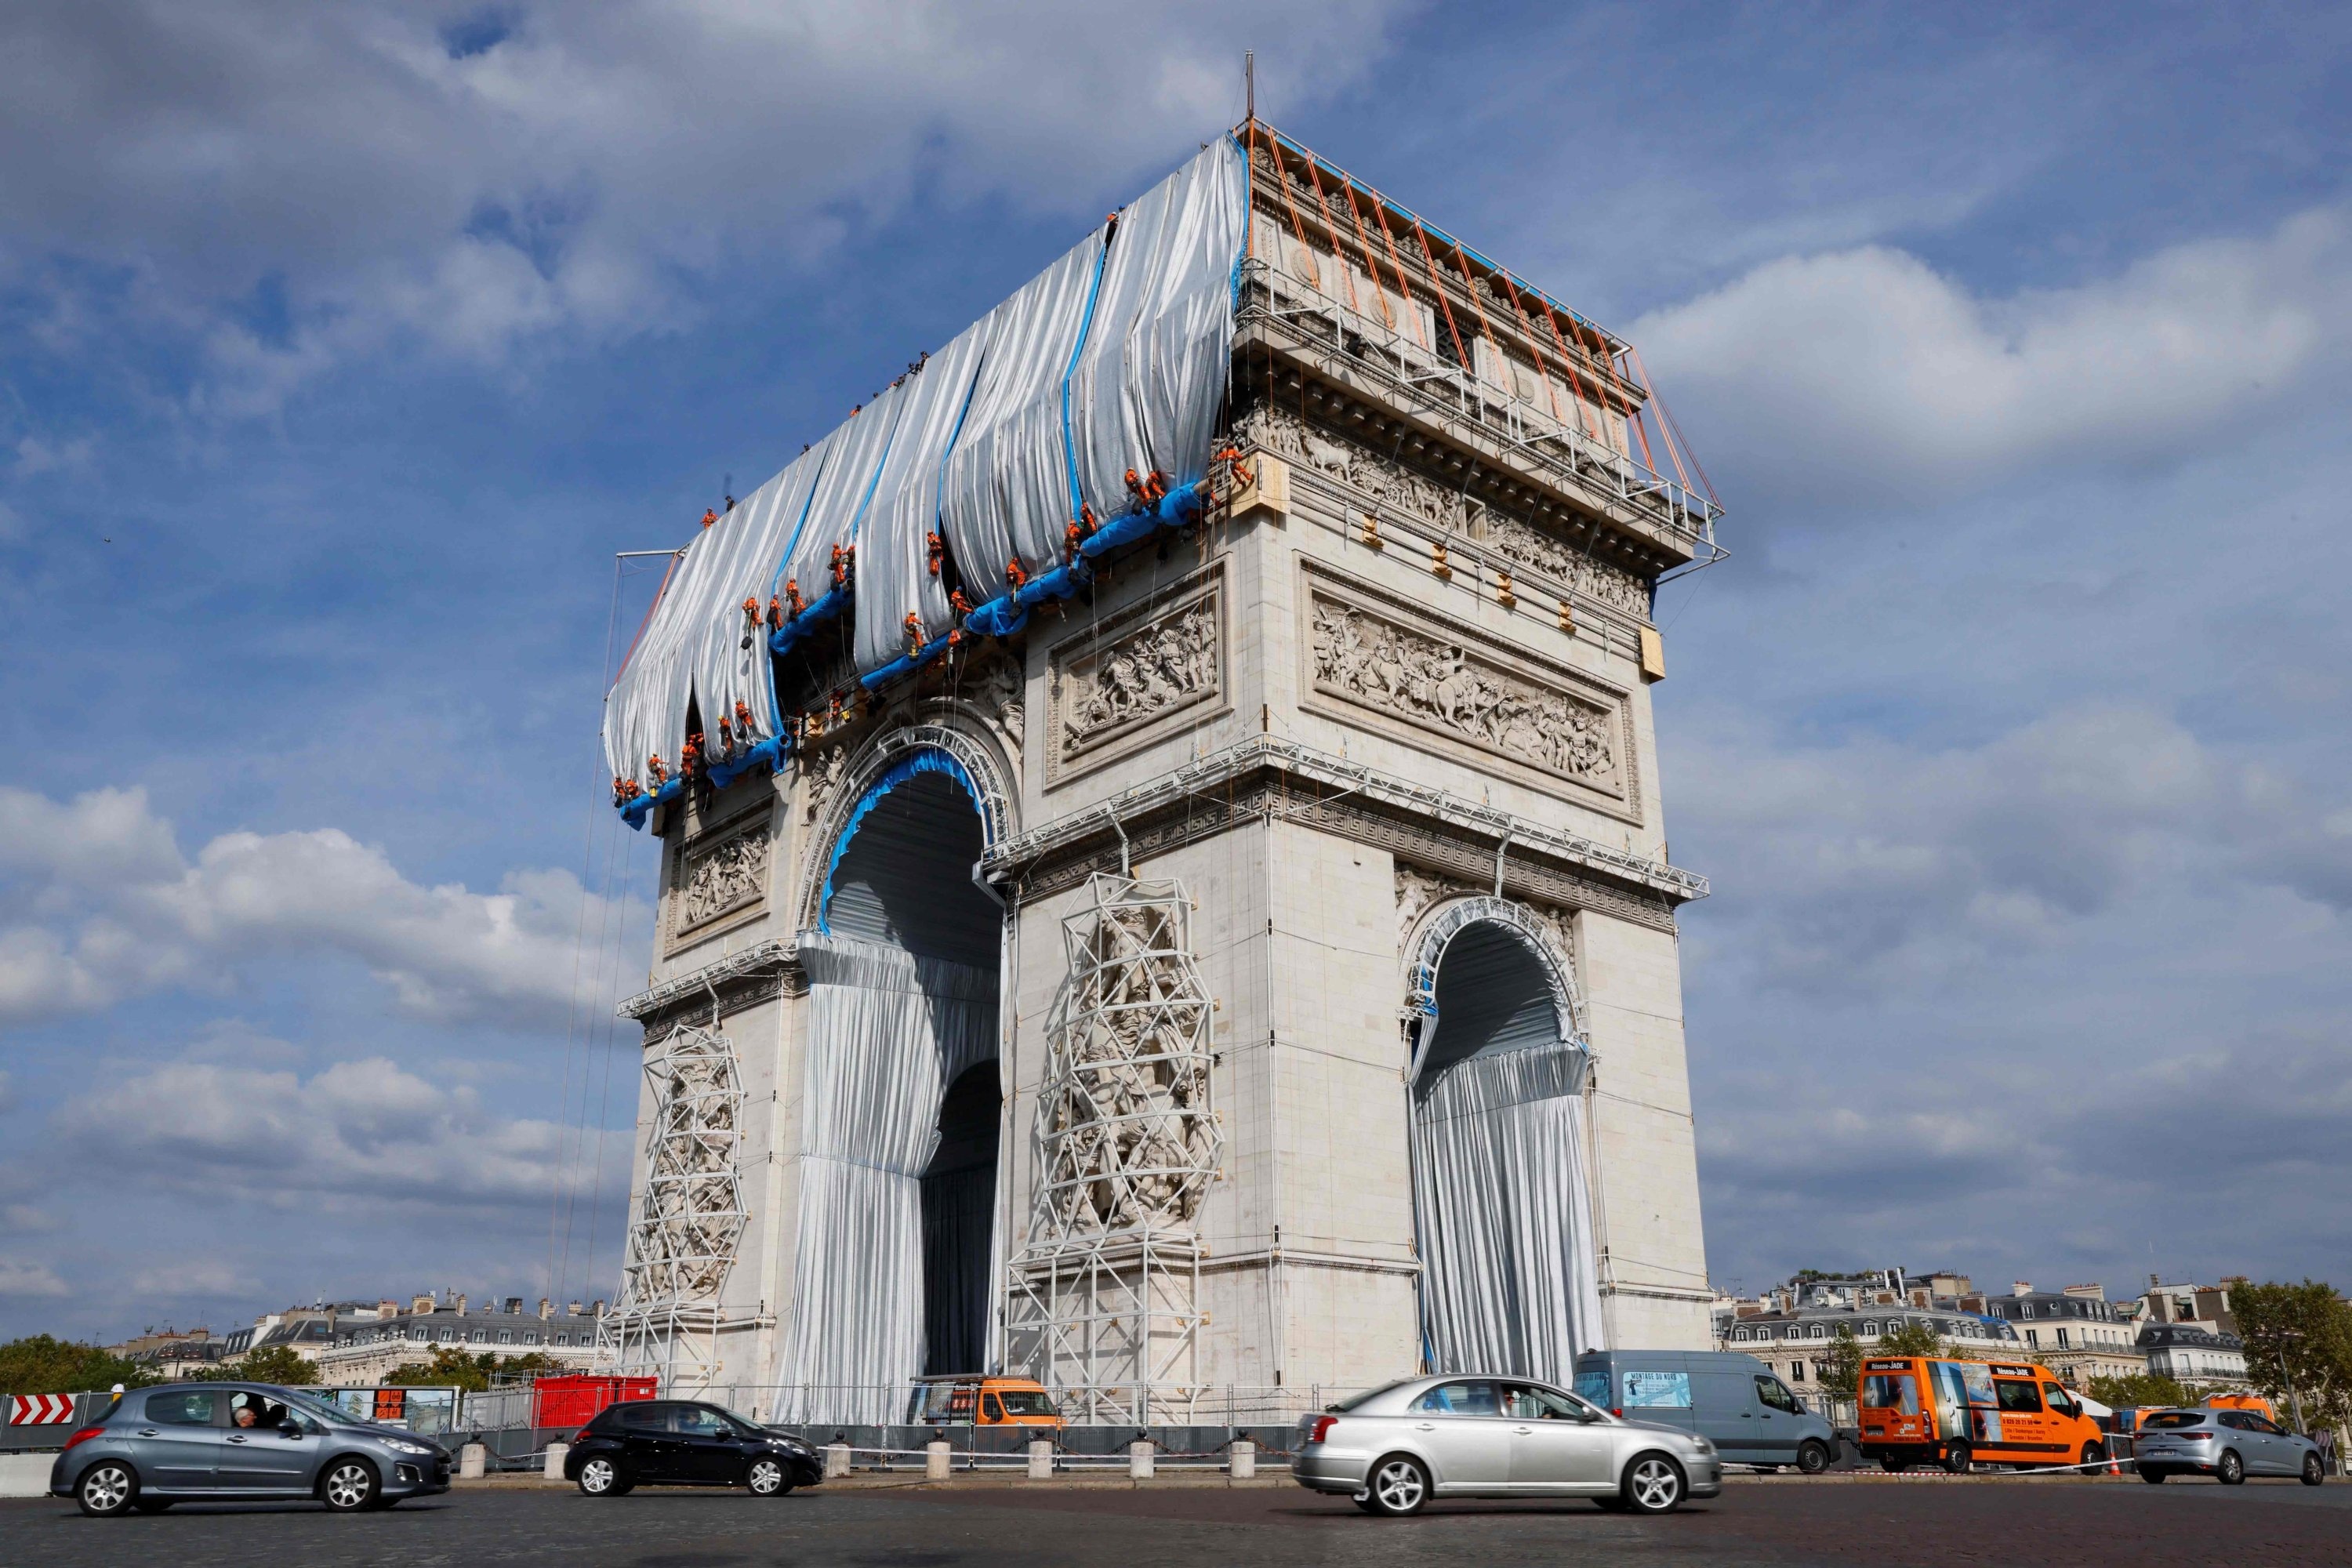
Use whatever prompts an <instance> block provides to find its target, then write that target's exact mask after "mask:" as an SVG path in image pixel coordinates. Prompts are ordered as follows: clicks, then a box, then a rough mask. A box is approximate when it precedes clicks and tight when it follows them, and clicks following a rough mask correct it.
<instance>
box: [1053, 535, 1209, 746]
mask: <svg viewBox="0 0 2352 1568" xmlns="http://www.w3.org/2000/svg"><path fill="white" fill-rule="evenodd" d="M1050 657H1051V668H1052V675H1051V678H1050V680H1049V683H1048V688H1047V689H1048V700H1049V702H1050V704H1051V714H1050V720H1049V722H1050V728H1049V729H1048V731H1047V735H1046V757H1045V777H1046V787H1048V788H1051V787H1052V786H1053V785H1055V784H1059V783H1061V782H1062V781H1063V780H1064V779H1065V778H1066V777H1068V776H1070V775H1071V774H1072V773H1076V772H1080V771H1084V769H1086V768H1088V767H1092V766H1093V765H1095V764H1096V763H1101V762H1108V761H1110V760H1112V759H1113V758H1114V757H1118V756H1123V755H1126V754H1127V753H1128V752H1132V751H1134V750H1136V749H1137V748H1138V747H1139V746H1141V745H1148V744H1150V742H1151V740H1152V739H1153V738H1154V737H1155V736H1156V734H1157V733H1158V731H1160V728H1161V725H1162V721H1167V720H1170V719H1172V718H1173V717H1175V716H1176V715H1178V714H1187V713H1189V714H1192V716H1193V717H1194V718H1199V717H1202V716H1204V715H1203V714H1202V712H1199V711H1196V710H1203V709H1208V708H1211V707H1213V705H1216V704H1219V703H1220V702H1221V701H1222V700H1223V696H1224V597H1223V592H1222V586H1221V578H1220V576H1219V575H1218V574H1217V571H1216V569H1214V568H1213V569H1212V571H1211V574H1209V575H1208V576H1206V577H1205V578H1203V579H1198V580H1196V581H1195V582H1194V583H1193V584H1189V585H1184V586H1181V587H1180V588H1179V589H1178V590H1177V591H1175V592H1174V593H1173V594H1171V595H1161V596H1158V597H1155V598H1154V599H1152V600H1148V601H1146V602H1145V603H1144V604H1143V605H1139V606H1137V607H1136V608H1134V609H1132V610H1129V611H1128V612H1127V613H1126V614H1124V615H1122V616H1117V617H1114V618H1113V619H1112V620H1111V621H1110V622H1109V623H1108V624H1107V625H1106V626H1105V627H1104V629H1103V630H1102V631H1101V632H1099V633H1095V632H1089V633H1085V634H1081V635H1080V636H1078V637H1071V638H1069V639H1067V640H1066V641H1065V642H1063V643H1062V644H1061V645H1059V646H1058V647H1055V649H1054V650H1053V653H1052V655H1051V656H1050Z"/></svg>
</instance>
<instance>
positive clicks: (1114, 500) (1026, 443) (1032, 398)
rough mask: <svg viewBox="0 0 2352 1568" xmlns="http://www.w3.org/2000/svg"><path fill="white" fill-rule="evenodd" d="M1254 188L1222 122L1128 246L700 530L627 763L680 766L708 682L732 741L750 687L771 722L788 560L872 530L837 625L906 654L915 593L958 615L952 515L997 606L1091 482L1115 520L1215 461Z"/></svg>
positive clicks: (623, 748) (972, 566) (882, 658)
mask: <svg viewBox="0 0 2352 1568" xmlns="http://www.w3.org/2000/svg"><path fill="white" fill-rule="evenodd" d="M1247 205H1248V191H1247V184H1246V178H1245V173H1244V165H1243V161H1242V154H1241V153H1240V150H1239V149H1238V148H1236V147H1235V146H1234V144H1233V142H1232V139H1231V138H1229V137H1226V138H1220V139H1219V140H1218V141H1217V142H1215V143H1213V145H1212V146H1211V147H1210V148H1209V149H1208V150H1207V151H1206V152H1204V153H1201V154H1200V155H1199V156H1198V157H1196V158H1194V159H1192V161H1191V162H1189V163H1186V164H1185V165H1184V166H1183V167H1182V168H1181V169H1179V170H1177V171H1176V172H1175V173H1174V174H1171V175H1170V176H1169V177H1168V178H1167V179H1165V180H1163V181H1161V182H1160V184H1158V185H1156V186H1154V187H1153V188H1152V189H1151V191H1150V192H1149V193H1147V194H1146V195H1144V196H1143V197H1141V198H1140V199H1139V200H1138V201H1137V202H1136V203H1135V204H1134V205H1132V206H1130V207H1129V208H1128V209H1127V211H1126V212H1125V213H1123V214H1122V215H1121V216H1120V220H1119V224H1118V235H1117V239H1116V242H1115V243H1111V244H1109V245H1108V247H1107V246H1106V239H1105V236H1106V229H1104V228H1097V229H1096V230H1095V231H1094V232H1093V233H1091V234H1089V235H1087V237H1086V238H1084V239H1083V240H1081V241H1080V242H1079V243H1078V244H1077V245H1076V247H1073V248H1072V249H1071V250H1069V251H1068V252H1067V253H1066V255H1064V256H1063V257H1062V258H1060V259H1059V260H1057V261H1055V263H1054V264H1053V265H1052V266H1050V267H1048V268H1045V271H1044V272H1042V273H1040V274H1038V276H1036V277H1035V278H1034V279H1031V280H1030V281H1029V282H1028V283H1027V284H1025V285H1024V286H1023V288H1022V289H1021V290H1020V291H1019V292H1018V293H1016V294H1014V295H1013V297H1012V298H1011V299H1009V300H1005V301H1004V302H1003V304H1002V305H999V306H998V307H997V308H996V309H995V310H992V311H990V312H989V313H988V315H987V316H985V317H983V318H982V320H981V321H978V322H975V323H974V324H973V325H972V326H971V327H970V328H968V329H967V330H966V331H964V332H963V333H962V334H961V335H960V336H958V337H957V338H956V339H955V340H954V341H953V342H950V344H949V346H948V347H947V348H946V349H944V350H942V351H941V352H940V353H939V354H938V355H936V356H934V357H933V358H932V360H931V361H930V363H929V364H928V365H926V366H925V367H924V368H923V370H921V371H920V372H919V373H917V374H913V375H910V376H908V377H907V378H906V379H905V380H904V381H902V382H901V383H900V384H898V386H896V387H893V388H891V389H889V390H887V391H886V392H884V393H883V394H882V395H881V396H879V397H877V398H876V399H875V400H874V401H873V402H872V403H871V404H868V405H866V407H865V408H864V409H862V410H861V411H860V412H859V413H858V414H856V416H853V417H852V418H850V419H849V420H847V421H845V423H844V424H842V425H841V426H837V427H836V428H835V430H834V431H833V432H832V433H831V434H830V435H829V436H827V437H824V439H823V440H821V441H819V442H817V443H816V444H815V445H814V447H812V448H811V449H810V450H809V451H808V452H807V453H805V454H803V456H802V458H800V459H799V460H797V461H795V462H794V463H793V465H792V466H791V467H789V468H786V469H785V470H784V471H783V472H782V473H781V474H779V475H777V476H776V478H775V479H772V480H770V481H769V482H768V483H767V484H765V485H763V486H761V488H760V489H758V490H756V491H754V492H753V494H752V496H751V500H749V501H747V502H745V503H744V504H743V505H740V506H738V507H737V508H736V509H735V510H734V512H733V513H731V514H730V515H729V516H728V517H727V518H724V519H722V520H721V521H719V525H718V526H717V527H715V528H713V529H711V530H710V531H708V532H706V533H704V534H702V535H700V536H699V537H698V538H697V539H696V540H695V541H694V542H692V543H691V544H690V545H689V546H688V548H687V550H686V552H684V555H683V557H682V558H681V560H680V561H679V562H678V563H677V568H676V569H675V570H674V571H673V573H672V576H671V582H670V584H669V586H668V589H667V591H666V592H665V593H664V594H663V595H661V599H660V602H659V603H658V604H657V605H656V606H655V608H654V611H653V613H652V616H650V618H649V620H648V623H647V625H646V630H645V635H644V637H643V638H642V639H641V640H640V641H639V643H638V645H637V647H636V648H635V651H634V652H633V653H632V654H631V656H630V657H629V658H628V661H627V663H626V664H625V667H624V668H623V669H622V671H621V675H620V679H618V680H617V681H616V682H615V684H614V689H613V691H612V693H611V696H610V699H609V701H608V705H607V708H606V711H605V731H604V742H605V755H606V760H607V763H609V765H610V766H611V768H612V771H613V772H614V773H616V774H618V775H621V776H623V777H625V778H634V779H635V780H636V781H637V782H638V783H639V784H643V785H647V786H650V784H651V782H652V781H651V779H650V777H649V776H648V774H647V772H646V756H647V755H648V754H650V753H651V752H660V753H661V755H662V758H663V760H664V761H665V762H666V763H668V764H670V766H671V767H672V768H673V769H675V767H676V764H677V752H678V749H679V746H680V744H681V743H682V742H684V740H685V738H686V710H687V705H688V702H689V701H690V700H695V699H697V698H698V699H699V700H700V702H701V706H702V716H703V719H704V721H705V724H706V729H707V731H708V732H709V733H710V734H712V735H713V736H714V738H715V736H716V732H717V726H718V721H719V718H720V717H721V716H722V715H727V716H731V715H732V713H733V711H734V704H735V703H736V702H738V701H740V702H742V703H743V704H744V706H745V707H746V708H747V709H749V710H750V711H751V714H752V716H753V719H754V721H755V726H756V728H757V732H758V733H760V734H761V735H765V734H768V733H771V732H772V730H771V728H770V726H771V725H772V724H773V723H774V722H775V721H776V720H777V718H778V715H777V714H776V713H775V709H774V700H775V699H774V693H773V689H772V667H771V664H770V662H769V661H768V660H767V659H766V658H764V657H763V656H762V654H761V644H760V641H759V639H757V638H754V639H753V640H752V645H751V647H744V646H743V641H744V639H743V629H744V628H743V621H742V615H741V610H740V605H741V604H742V602H743V601H744V600H745V599H747V598H749V599H754V600H756V601H757V602H758V603H759V605H760V606H761V608H762V609H764V608H765V607H766V605H767V601H768V598H769V596H770V595H772V594H774V593H777V592H778V591H779V590H780V588H781V586H782V582H783V580H784V579H785V578H786V577H787V576H791V577H797V578H798V579H799V584H800V590H801V593H802V595H803V597H804V598H807V599H810V600H814V599H815V598H817V597H818V596H819V595H822V594H823V593H824V591H825V590H826V588H828V587H829V586H830V585H831V579H830V575H829V572H828V568H829V567H830V565H831V563H832V557H833V547H834V546H835V545H836V544H841V545H846V544H849V543H852V542H855V543H856V546H857V556H858V562H857V577H858V585H859V591H858V593H857V595H856V611H855V616H854V618H853V621H852V622H851V623H847V624H845V626H844V627H843V628H842V629H840V630H836V631H833V632H830V633H828V634H825V635H831V636H836V637H838V636H850V637H854V638H855V649H856V665H857V668H858V669H859V670H860V671H861V672H865V671H870V670H872V669H876V668H880V667H881V666H883V665H885V664H887V663H889V662H890V661H892V660H893V659H896V658H898V657H899V656H900V655H902V654H903V653H905V652H906V651H907V632H906V619H907V616H908V612H909V611H912V612H914V613H915V614H916V615H917V616H919V617H920V620H919V624H920V626H921V628H922V631H923V634H924V636H925V637H926V638H929V637H937V636H938V635H940V633H942V632H944V631H945V630H946V629H947V626H948V608H947V599H946V595H945V592H944V590H943V589H942V588H941V587H940V582H939V580H938V579H936V578H933V577H932V576H931V575H930V572H929V554H928V551H927V548H926V535H928V534H929V532H930V531H931V530H932V529H933V528H934V527H939V528H940V531H941V533H942V535H943V537H944V539H945V541H946V543H947V547H948V549H949V550H950V552H952V553H953V556H954V558H955V561H956V563H957V564H958V566H959V567H960V568H961V571H962V573H963V574H964V576H965V578H966V580H967V582H968V583H969V584H970V587H969V588H968V589H967V595H968V596H969V597H970V598H971V602H972V603H973V604H975V605H978V604H982V603H984V602H985V601H987V600H988V599H991V598H993V597H995V596H996V595H999V594H1001V593H1003V591H1004V588H1005V565H1006V563H1007V562H1008V561H1010V560H1013V559H1014V558H1018V560H1019V561H1020V563H1021V564H1022V568H1023V570H1024V571H1025V572H1027V573H1029V574H1033V575H1034V574H1037V573H1040V572H1043V571H1045V570H1048V569H1050V568H1051V567H1054V566H1056V565H1059V564H1060V563H1061V562H1062V558H1063V548H1064V540H1065V531H1066V528H1067V527H1068V525H1069V524H1070V522H1071V521H1073V520H1075V519H1076V515H1077V511H1078V506H1079V503H1080V501H1081V500H1083V501H1084V502H1085V503H1086V504H1087V505H1090V506H1091V507H1092V508H1093V509H1094V511H1095V513H1096V515H1097V517H1098V518H1102V517H1108V516H1110V515H1111V514H1113V513H1116V512H1118V511H1119V510H1123V509H1124V508H1125V506H1126V504H1127V489H1126V485H1125V476H1126V471H1127V470H1128V469H1129V468H1135V469H1136V470H1138V471H1139V472H1144V471H1148V470H1150V469H1151V468H1159V469H1160V470H1161V471H1163V472H1164V473H1166V474H1168V475H1170V476H1171V479H1175V480H1177V481H1180V482H1181V481H1186V480H1191V479H1197V478H1199V477H1200V476H1201V475H1202V473H1203V472H1204V471H1205V470H1206V468H1207V466H1208V459H1209V442H1210V439H1211V437H1212V436H1213V431H1214V426H1215V422H1216V417H1217V410H1218V407H1219V405H1220V404H1221V403H1222V401H1223V395H1224V390H1225V384H1226V379H1227V376H1228V374H1229V372H1230V360H1231V357H1232V344H1233V292H1232V290H1233V274H1234V264H1235V262H1236V260H1237V259H1238V257H1239V253H1240V250H1241V247H1242V239H1243V232H1244V221H1245V214H1246V210H1247ZM942 525H943V526H942Z"/></svg>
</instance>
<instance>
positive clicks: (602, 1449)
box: [563, 1399, 824, 1497]
mask: <svg viewBox="0 0 2352 1568" xmlns="http://www.w3.org/2000/svg"><path fill="white" fill-rule="evenodd" d="M563 1475H564V1479H567V1480H572V1481H577V1482H578V1483H579V1485H580V1489H581V1490H582V1491H583V1492H586V1493H587V1494H588V1495H589V1496H590V1497H619V1496H620V1495H622V1494H623V1493H624V1492H626V1491H628V1490H629V1489H632V1488H634V1487H637V1486H640V1485H643V1486H661V1487H741V1488H743V1489H745V1490H746V1491H749V1492H750V1493H751V1495H752V1496H753V1497H782V1496H783V1495H784V1494H785V1493H786V1492H788V1491H790V1490H792V1489H793V1488H794V1487H813V1486H814V1485H816V1484H817V1482H819V1481H821V1480H823V1479H824V1463H823V1461H822V1460H820V1459H819V1458H818V1457H817V1451H816V1450H815V1449H814V1448H812V1447H809V1446H808V1445H807V1444H806V1443H803V1442H802V1441H801V1440H800V1439H799V1438H798V1437H788V1436H784V1435H782V1433H777V1432H771V1431H769V1430H768V1429H767V1428H766V1427H764V1426H761V1425H759V1424H758V1423H757V1422H754V1421H747V1420H745V1419H744V1418H743V1417H742V1416H740V1415H736V1414H735V1413H734V1412H733V1411H731V1410H722V1409H720V1408H719V1406H718V1405H699V1404H694V1403H691V1402H688V1401H687V1400H682V1399H640V1400H635V1401H632V1402H631V1403H629V1404H626V1405H613V1406H611V1407H610V1408H608V1409H606V1410H605V1411H604V1413H603V1414H602V1415H598V1416H597V1417H596V1419H594V1420H593V1421H591V1422H590V1423H588V1425H587V1426H583V1427H582V1428H581V1429H580V1436H579V1437H578V1439H577V1440H576V1441H574V1442H573V1443H572V1451H571V1452H570V1453H568V1454H566V1455H565V1456H564V1457H563Z"/></svg>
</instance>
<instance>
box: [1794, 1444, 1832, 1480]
mask: <svg viewBox="0 0 2352 1568" xmlns="http://www.w3.org/2000/svg"><path fill="white" fill-rule="evenodd" d="M1797 1468H1798V1469H1799V1470H1801V1471H1802V1472H1803V1473H1804V1474H1806V1475H1809V1476H1818V1475H1820V1474H1821V1473H1822V1471H1823V1470H1826V1469H1828V1468H1830V1451H1829V1448H1828V1447H1827V1446H1826V1445H1824V1444H1821V1443H1817V1442H1815V1441H1813V1440H1812V1439H1811V1438H1810V1437H1808V1438H1806V1439H1805V1440H1804V1441H1803V1442H1801V1443H1800V1444H1798V1445H1797Z"/></svg>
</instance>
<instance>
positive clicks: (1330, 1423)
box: [1307, 1415, 1339, 1443]
mask: <svg viewBox="0 0 2352 1568" xmlns="http://www.w3.org/2000/svg"><path fill="white" fill-rule="evenodd" d="M1338 1425H1339V1417H1338V1416H1337V1415H1318V1416H1317V1417H1316V1418H1315V1425H1314V1426H1309V1427H1308V1428H1307V1441H1308V1442H1310V1443H1320V1442H1321V1441H1322V1440H1323V1434H1325V1433H1326V1432H1328V1431H1329V1430H1331V1428H1332V1427H1334V1426H1338Z"/></svg>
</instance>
